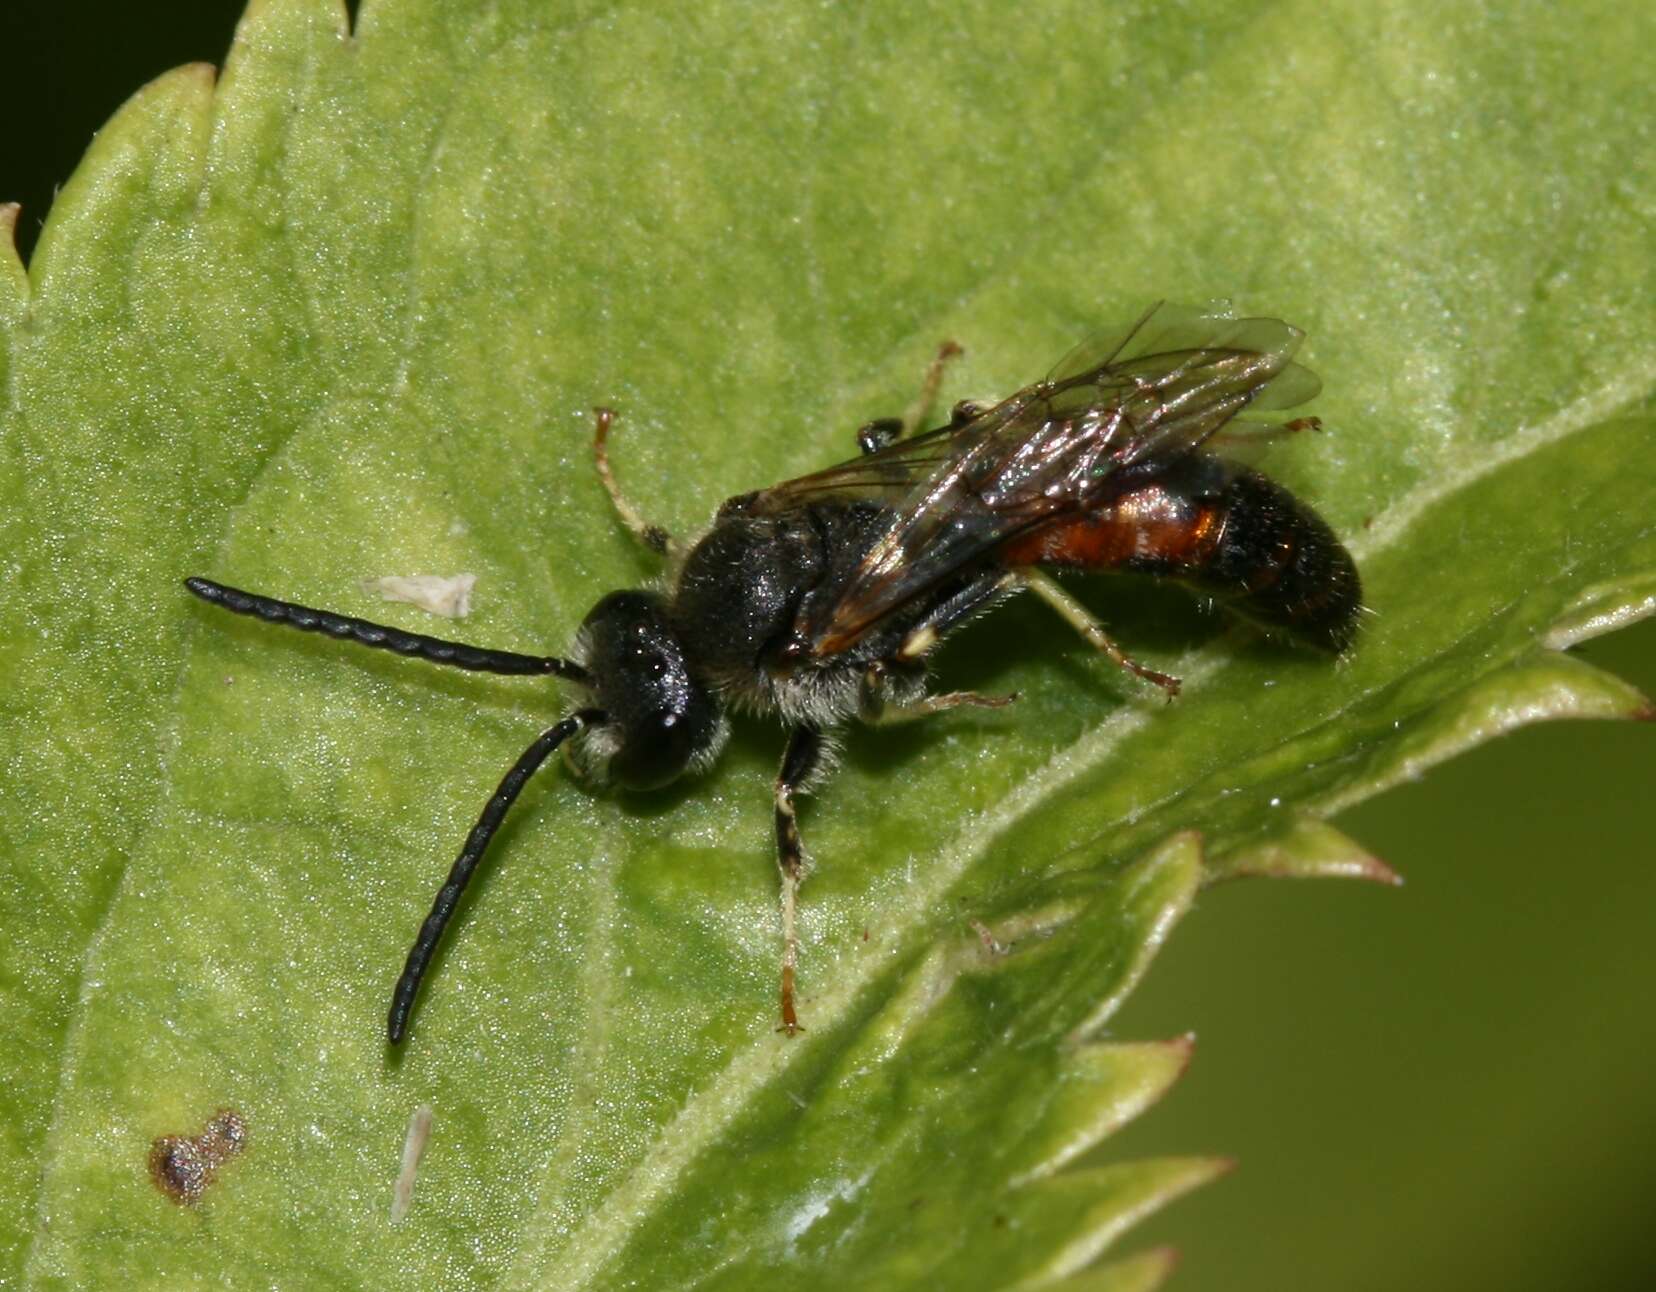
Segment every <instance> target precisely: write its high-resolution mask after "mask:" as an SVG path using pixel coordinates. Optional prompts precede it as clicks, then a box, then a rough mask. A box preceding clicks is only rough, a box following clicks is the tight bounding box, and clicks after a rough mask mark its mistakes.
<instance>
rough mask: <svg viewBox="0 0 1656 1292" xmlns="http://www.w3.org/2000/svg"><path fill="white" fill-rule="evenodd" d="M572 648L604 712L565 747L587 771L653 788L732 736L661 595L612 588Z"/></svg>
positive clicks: (704, 762)
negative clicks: (693, 670) (692, 664)
mask: <svg viewBox="0 0 1656 1292" xmlns="http://www.w3.org/2000/svg"><path fill="white" fill-rule="evenodd" d="M572 654H573V656H574V658H575V660H576V661H577V662H578V663H579V664H580V665H581V667H583V668H584V669H585V670H586V672H587V674H588V675H589V679H590V680H589V681H588V682H587V683H586V685H587V687H588V688H589V689H590V690H591V692H592V694H593V700H594V702H595V704H596V705H597V707H599V708H601V709H602V710H603V711H604V713H605V715H606V719H605V721H603V722H601V723H594V724H593V725H592V726H590V727H588V728H587V729H586V730H584V731H582V732H581V733H580V734H579V735H578V736H577V737H576V738H575V739H574V740H572V741H571V742H570V744H569V745H568V746H567V748H568V750H569V756H570V759H571V761H572V762H573V763H574V764H575V766H576V768H577V770H579V771H580V773H581V774H582V775H583V776H585V777H587V778H588V779H590V780H593V781H595V782H599V783H604V782H609V783H613V784H616V785H620V786H621V787H622V788H624V789H631V790H653V789H658V788H660V787H661V786H663V785H667V784H669V783H671V782H672V781H675V780H677V779H678V778H679V777H680V776H682V775H683V774H684V773H685V772H686V771H701V770H702V769H703V768H705V767H707V766H709V765H710V764H711V763H712V762H713V760H714V759H715V758H717V757H718V755H719V751H720V750H721V749H722V748H723V747H724V742H725V738H726V736H727V735H728V734H729V728H728V724H727V722H726V721H725V716H724V711H723V708H722V707H721V706H720V704H719V702H718V700H717V699H715V698H714V696H713V695H712V693H711V692H709V691H708V689H707V687H706V686H704V685H703V684H702V683H701V682H699V681H698V680H697V679H696V678H695V677H693V676H692V675H691V672H690V667H689V663H688V661H687V660H686V659H685V652H684V647H683V645H682V644H681V643H680V641H679V639H678V635H677V634H676V633H675V632H674V631H673V627H672V623H671V622H670V620H669V619H668V616H667V603H666V601H665V599H664V598H663V597H662V596H661V595H660V594H659V593H655V592H640V591H625V592H612V593H610V594H609V595H608V596H606V597H605V598H604V599H603V600H602V601H600V602H599V603H598V604H597V605H595V606H594V607H593V608H592V610H591V612H590V613H589V614H588V615H587V617H586V619H585V621H584V622H583V623H582V624H581V630H580V632H579V633H578V634H577V636H576V638H575V649H574V650H573V652H572Z"/></svg>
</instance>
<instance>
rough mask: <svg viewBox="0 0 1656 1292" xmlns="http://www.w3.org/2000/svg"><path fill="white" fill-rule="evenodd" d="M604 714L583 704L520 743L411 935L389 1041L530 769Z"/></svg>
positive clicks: (398, 1035) (402, 1024)
mask: <svg viewBox="0 0 1656 1292" xmlns="http://www.w3.org/2000/svg"><path fill="white" fill-rule="evenodd" d="M608 719H609V715H608V714H606V713H605V712H604V711H603V710H602V709H582V710H581V711H580V712H579V713H572V714H570V715H569V717H567V718H565V719H564V720H563V721H562V722H560V723H559V724H558V725H557V726H555V727H549V728H547V730H545V731H543V732H541V734H540V737H539V738H538V739H537V740H536V741H535V743H534V744H532V745H530V746H529V748H527V749H525V750H524V751H523V756H522V757H521V758H519V759H518V760H517V762H515V763H514V764H512V770H511V771H509V772H507V773H506V777H505V779H504V780H502V781H501V782H500V788H499V789H497V790H496V791H495V792H494V797H493V798H491V799H490V800H489V801H488V803H487V804H485V805H484V808H483V813H482V815H481V816H479V817H478V818H477V824H476V825H474V826H473V827H472V829H471V833H470V834H469V835H467V836H466V846H465V847H464V848H462V849H461V850H460V855H459V856H458V857H456V858H455V860H454V865H453V867H452V868H451V869H450V870H449V875H448V878H447V879H446V880H445V881H443V886H442V887H441V888H439V889H438V890H437V900H436V901H434V902H433V903H432V904H431V914H430V915H428V916H426V918H425V923H424V924H422V925H420V931H419V933H417V934H416V935H415V937H414V945H413V946H412V947H411V948H410V949H409V952H408V963H407V964H406V965H404V966H403V971H402V977H400V978H398V979H397V988H396V990H395V991H394V992H392V994H391V1014H390V1016H389V1017H388V1018H387V1019H386V1025H385V1034H386V1036H387V1037H388V1038H390V1041H391V1044H392V1045H395V1044H397V1042H399V1041H401V1040H402V1038H403V1032H404V1031H406V1030H407V1028H408V1015H409V1011H410V1010H412V1009H413V1008H414V997H415V996H416V995H417V994H418V993H419V990H420V979H421V978H423V977H424V976H425V971H426V965H427V964H429V963H430V961H431V953H432V952H433V951H435V950H436V949H437V943H438V940H439V939H440V938H441V937H442V936H443V930H444V929H445V928H446V927H448V922H449V917H450V916H452V915H453V914H454V906H455V903H456V902H458V901H459V900H460V894H461V893H463V892H465V891H466V883H467V881H468V880H470V879H471V877H472V871H474V870H476V869H477V863H478V862H479V861H481V860H482V859H483V850H484V849H485V848H487V847H488V846H489V840H490V839H492V838H494V833H495V831H496V830H498V829H499V828H500V823H501V821H502V820H503V819H505V816H506V809H507V808H509V807H511V806H512V803H513V801H514V800H515V799H516V798H517V796H518V794H519V793H520V792H521V791H522V790H523V787H524V785H525V783H526V782H527V781H528V780H529V778H530V777H531V776H533V775H534V774H535V769H536V768H537V767H539V766H540V765H541V764H542V763H544V762H545V761H546V759H547V756H548V755H550V754H551V752H552V751H553V750H554V749H556V748H557V747H558V746H559V745H561V744H563V742H564V741H566V740H568V739H569V738H570V737H571V736H573V735H574V734H575V733H576V732H577V731H579V730H581V729H582V728H583V727H586V726H590V725H593V724H596V723H600V722H606V721H608Z"/></svg>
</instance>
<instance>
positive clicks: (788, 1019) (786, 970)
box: [776, 727, 823, 1036]
mask: <svg viewBox="0 0 1656 1292" xmlns="http://www.w3.org/2000/svg"><path fill="white" fill-rule="evenodd" d="M822 752H823V741H822V731H821V729H820V728H817V727H795V728H794V729H793V731H792V733H791V734H790V735H789V736H788V747H787V749H786V750H785V751H784V752H783V754H782V770H781V771H779V772H778V773H777V774H776V867H777V869H778V870H780V871H781V872H782V1023H781V1025H780V1026H779V1027H778V1028H777V1029H776V1030H777V1031H778V1032H786V1033H787V1034H788V1035H789V1036H793V1035H794V1034H795V1033H797V1032H801V1031H803V1030H804V1029H803V1028H802V1027H801V1026H800V1023H799V1015H798V1013H797V1012H796V1010H795V1009H794V976H795V973H796V972H797V970H798V968H799V934H798V932H797V930H796V929H795V927H794V910H795V906H796V905H797V903H798V899H799V884H800V881H801V880H802V879H804V878H805V847H804V845H803V844H802V843H800V841H799V822H798V819H797V817H796V816H795V813H794V795H795V794H798V793H801V792H803V790H804V788H805V786H806V785H807V784H808V783H809V781H810V780H811V777H812V776H813V775H814V774H815V773H816V771H817V770H818V768H819V767H821V765H822Z"/></svg>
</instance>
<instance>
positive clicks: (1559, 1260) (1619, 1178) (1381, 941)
mask: <svg viewBox="0 0 1656 1292" xmlns="http://www.w3.org/2000/svg"><path fill="white" fill-rule="evenodd" d="M351 8H352V10H353V11H354V9H355V5H352V6H351ZM240 11H241V3H240V0H169V2H168V3H166V4H165V5H156V6H153V7H152V6H146V5H132V4H107V3H100V4H80V5H74V6H65V5H59V4H47V3H23V4H18V3H16V0H13V3H11V4H8V5H4V6H0V49H4V50H6V51H7V52H8V53H9V54H10V56H11V57H10V58H9V60H8V62H9V64H10V66H9V69H8V70H9V76H8V89H9V91H10V93H9V95H8V107H9V112H8V114H7V115H8V121H7V123H6V127H5V129H4V130H0V201H19V202H21V203H22V204H23V214H22V217H21V219H20V220H19V222H18V235H17V236H18V242H19V245H20V248H21V250H22V252H23V254H24V256H25V258H27V256H28V255H29V254H30V252H31V251H32V249H33V247H34V244H35V241H36V239H37V238H38V236H39V231H40V225H41V221H42V220H43V219H44V218H45V215H46V212H47V210H48V208H49V207H50V204H51V199H52V195H53V193H54V192H55V191H56V188H57V186H58V185H59V184H61V183H62V182H63V181H64V180H65V179H66V178H67V177H68V176H69V174H70V172H71V171H72V170H73V169H74V167H75V165H76V163H77V161H78V160H79V158H80V155H81V153H82V152H83V151H84V150H85V148H86V145H87V143H88V142H89V140H90V139H91V137H92V135H93V133H94V132H95V131H96V130H97V129H98V128H99V127H100V126H101V125H102V124H103V123H104V122H105V121H106V120H108V118H109V117H110V115H111V114H112V113H113V112H114V111H115V109H116V108H117V107H118V106H119V105H120V104H121V102H122V101H123V100H124V99H126V98H127V96H128V95H130V94H131V93H132V92H133V91H135V90H136V89H137V88H138V87H139V86H140V85H142V84H143V83H144V82H146V81H148V80H150V79H151V78H153V77H155V76H157V75H159V74H160V73H162V72H164V71H166V70H167V69H169V68H171V67H175V66H177V65H179V64H181V63H187V62H192V61H195V60H205V61H208V62H212V63H215V64H219V63H222V60H223V58H224V54H225V52H226V50H227V49H228V48H229V44H230V39H231V36H232V33H233V31H234V28H235V22H236V18H237V16H238V15H239V13H240ZM1584 654H1585V655H1586V656H1587V657H1588V658H1590V659H1593V660H1595V661H1597V662H1600V663H1602V664H1604V665H1605V666H1607V667H1610V668H1612V669H1615V670H1616V671H1619V672H1621V673H1623V674H1624V675H1625V676H1627V677H1629V678H1631V679H1632V680H1633V681H1635V682H1636V683H1638V684H1639V685H1640V686H1642V687H1643V688H1644V689H1645V690H1646V692H1647V693H1652V694H1656V621H1651V622H1647V623H1645V624H1642V625H1640V626H1638V627H1636V628H1634V629H1632V630H1629V631H1627V632H1624V633H1620V634H1617V635H1616V636H1614V637H1612V638H1609V639H1606V640H1605V641H1603V642H1600V643H1595V644H1592V645H1589V646H1588V647H1587V648H1586V649H1585V651H1584ZM1653 800H1656V724H1619V725H1616V726H1610V725H1603V724H1563V725H1553V726H1545V727H1540V728H1535V729H1531V730H1528V731H1524V732H1520V733H1518V734H1516V735H1514V736H1511V737H1507V738H1504V739H1502V740H1498V741H1496V742H1494V743H1493V744H1491V745H1489V746H1486V747H1484V748H1482V749H1480V750H1478V751H1476V752H1474V753H1473V754H1471V755H1469V756H1467V757H1465V758H1462V759H1460V760H1458V761H1457V762H1455V763H1453V764H1450V765H1448V766H1446V767H1443V768H1440V769H1438V770H1436V771H1434V772H1433V773H1432V774H1431V775H1430V776H1429V777H1428V778H1427V779H1426V780H1425V781H1424V782H1422V783H1421V784H1418V785H1413V786H1409V787H1406V788H1404V789H1402V790H1398V791H1394V792H1392V793H1390V794H1387V795H1385V796H1383V797H1382V798H1380V799H1378V800H1376V801H1374V802H1371V803H1368V804H1364V805H1363V806H1361V807H1359V808H1357V809H1354V810H1353V811H1351V812H1349V813H1347V814H1346V815H1345V816H1344V818H1342V820H1341V822H1340V824H1342V825H1343V826H1344V827H1345V828H1346V829H1347V830H1348V831H1349V832H1350V833H1352V834H1354V835H1355V836H1356V837H1357V838H1358V839H1359V840H1361V841H1362V842H1363V843H1365V844H1366V845H1368V846H1369V847H1370V848H1372V849H1373V850H1374V851H1375V852H1376V853H1378V854H1379V855H1380V856H1382V857H1384V858H1386V859H1387V860H1388V861H1390V862H1391V863H1392V864H1393V865H1394V866H1396V867H1397V868H1398V869H1399V870H1401V871H1402V872H1403V873H1404V874H1405V875H1406V876H1407V879H1408V883H1407V885H1406V886H1405V887H1404V888H1402V889H1400V890H1395V891H1388V890H1382V889H1379V888H1374V887H1370V886H1366V885H1360V884H1355V883H1345V884H1339V883H1300V884H1291V883H1261V882H1253V883H1243V884H1233V885H1228V886H1225V887H1222V888H1220V889H1218V890H1215V891H1214V892H1211V893H1209V894H1207V895H1205V896H1204V897H1203V899H1202V901H1201V903H1200V904H1199V906H1198V908H1197V910H1196V911H1195V912H1194V913H1193V914H1192V915H1191V916H1190V918H1189V919H1188V920H1187V921H1186V923H1185V925H1184V927H1183V928H1182V929H1181V931H1180V933H1179V936H1177V937H1175V938H1173V939H1172V941H1171V943H1170V945H1169V948H1168V950H1167V952H1166V953H1165V954H1164V955H1163V957H1162V959H1161V961H1160V962H1159V963H1158V964H1157V965H1156V967H1155V969H1154V971H1153V972H1152V973H1151V975H1150V977H1149V979H1148V980H1147V982H1146V983H1145V985H1144V987H1143V988H1142V989H1141V991H1140V992H1139V994H1138V995H1137V996H1136V997H1135V998H1134V999H1133V1001H1132V1002H1130V1004H1129V1005H1128V1007H1127V1009H1126V1011H1125V1012H1124V1014H1123V1015H1122V1016H1121V1017H1120V1018H1119V1019H1118V1020H1117V1025H1116V1032H1117V1034H1118V1035H1121V1036H1124V1037H1154V1036H1169V1035H1173V1034H1177V1033H1179V1032H1183V1031H1186V1030H1194V1031H1196V1032H1197V1033H1198V1034H1199V1038H1200V1039H1199V1044H1198V1048H1197V1053H1196V1060H1195V1063H1194V1064H1193V1066H1192V1069H1191V1071H1190V1073H1189V1074H1188V1075H1187V1076H1186V1078H1185V1079H1184V1081H1183V1082H1181V1083H1180V1085H1179V1086H1178V1087H1177V1088H1176V1089H1175V1090H1174V1092H1173V1093H1172V1095H1170V1096H1169V1098H1168V1100H1167V1102H1166V1103H1165V1104H1164V1105H1163V1106H1162V1107H1160V1108H1157V1109H1155V1110H1153V1111H1152V1112H1151V1113H1150V1114H1149V1115H1148V1116H1146V1117H1145V1118H1143V1119H1142V1120H1141V1121H1140V1122H1139V1123H1137V1124H1136V1125H1134V1126H1132V1127H1129V1128H1128V1129H1127V1130H1126V1131H1125V1132H1124V1133H1123V1134H1122V1136H1121V1137H1120V1138H1119V1139H1117V1140H1116V1141H1114V1142H1113V1143H1112V1144H1111V1145H1109V1146H1107V1148H1108V1155H1109V1156H1110V1157H1121V1156H1124V1155H1139V1154H1143V1155H1152V1154H1164V1153H1212V1152H1220V1153H1225V1154H1230V1155H1234V1156H1236V1157H1237V1158H1239V1159H1240V1169H1239V1170H1238V1172H1237V1173H1236V1174H1235V1175H1234V1176H1233V1177H1231V1178H1230V1179H1228V1180H1226V1181H1223V1182H1221V1183H1220V1184H1218V1185H1215V1186H1212V1187H1210V1188H1208V1189H1206V1190H1204V1191H1203V1192H1202V1193H1200V1194H1199V1195H1198V1196H1197V1197H1195V1198H1193V1199H1191V1200H1189V1201H1187V1202H1185V1203H1182V1204H1180V1205H1179V1206H1177V1207H1175V1208H1173V1209H1172V1210H1171V1211H1169V1212H1167V1213H1164V1214H1163V1215H1162V1216H1160V1217H1158V1218H1156V1219H1154V1220H1153V1221H1152V1222H1150V1224H1149V1225H1148V1226H1146V1227H1145V1228H1144V1229H1143V1230H1141V1231H1139V1232H1138V1233H1137V1234H1136V1235H1134V1236H1133V1237H1132V1238H1130V1239H1129V1240H1128V1243H1127V1246H1128V1247H1129V1248H1131V1247H1138V1246H1143V1245H1145V1244H1147V1243H1150V1242H1157V1241H1165V1242H1173V1243H1176V1244H1177V1245H1179V1246H1180V1247H1181V1248H1182V1249H1183V1250H1184V1252H1185V1257H1186V1259H1185V1268H1184V1270H1183V1271H1182V1272H1181V1274H1180V1275H1179V1276H1177V1278H1176V1279H1175V1286H1177V1287H1184V1288H1190V1289H1193V1290H1195V1289H1210V1290H1218V1289H1225V1290H1227V1292H1245V1290H1246V1289H1260V1290H1261V1292H1264V1290H1265V1289H1270V1290H1271V1292H1280V1290H1281V1289H1300V1288H1319V1289H1320V1288H1330V1289H1345V1290H1352V1289H1377V1290H1378V1289H1382V1288H1384V1289H1395V1288H1401V1287H1407V1288H1412V1289H1439V1288H1441V1289H1445V1290H1447V1289H1457V1290H1458V1289H1465V1288H1477V1289H1481V1288H1501V1289H1503V1290H1504V1292H1524V1290H1527V1289H1534V1290H1535V1292H1541V1290H1542V1289H1546V1290H1548V1292H1554V1290H1556V1292H1601V1290H1602V1292H1623V1290H1630V1289H1634V1288H1638V1287H1646V1286H1656V1283H1652V1282H1651V1276H1652V1270H1653V1269H1656V1262H1653V1260H1652V1257H1651V1256H1650V1251H1651V1244H1650V1241H1649V1231H1650V1217H1649V1210H1650V1205H1651V1199H1652V1198H1656V928H1653V925H1656V865H1653V864H1652V863H1653V862H1656V848H1653V847H1652V844H1651V841H1650V840H1651V826H1650V819H1651V811H1652V804H1653Z"/></svg>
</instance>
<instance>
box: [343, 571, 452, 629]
mask: <svg viewBox="0 0 1656 1292" xmlns="http://www.w3.org/2000/svg"><path fill="white" fill-rule="evenodd" d="M476 583H477V576H476V575H475V574H455V575H443V574H388V575H386V576H385V577H384V578H379V579H364V580H363V581H362V590H363V591H364V592H369V593H374V592H377V593H378V594H379V596H380V599H381V600H383V601H402V602H406V603H407V604H408V605H411V606H418V607H419V608H420V609H421V610H424V611H425V612H426V613H427V614H432V615H441V616H442V617H443V618H444V619H464V618H465V617H466V616H467V615H469V614H471V594H472V588H473V586H475V585H476Z"/></svg>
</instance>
